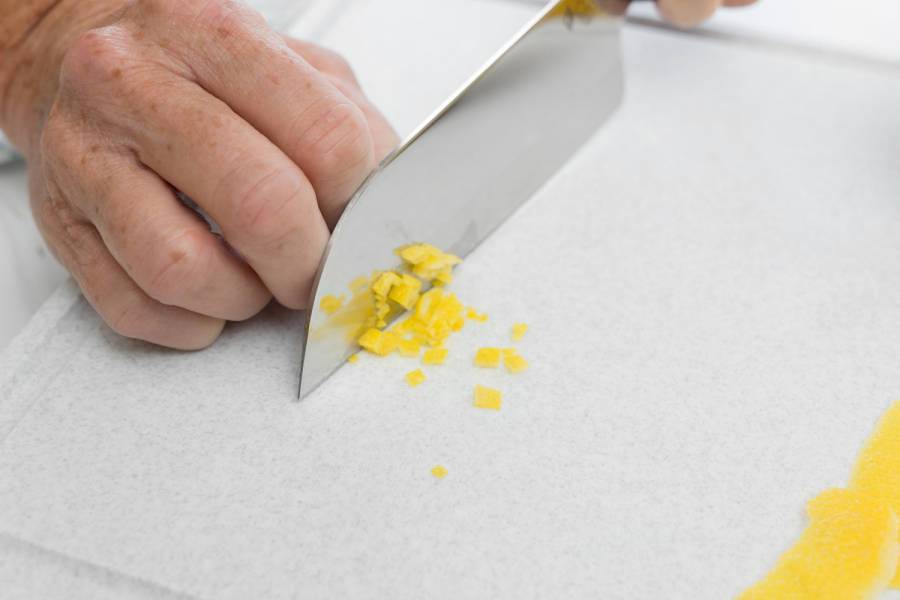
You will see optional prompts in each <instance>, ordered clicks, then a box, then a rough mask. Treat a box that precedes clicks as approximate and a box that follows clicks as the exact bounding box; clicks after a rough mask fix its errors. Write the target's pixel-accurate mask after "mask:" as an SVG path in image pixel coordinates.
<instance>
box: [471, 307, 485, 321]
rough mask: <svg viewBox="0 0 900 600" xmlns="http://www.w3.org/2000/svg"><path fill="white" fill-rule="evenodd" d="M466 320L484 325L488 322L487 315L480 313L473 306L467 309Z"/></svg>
mask: <svg viewBox="0 0 900 600" xmlns="http://www.w3.org/2000/svg"><path fill="white" fill-rule="evenodd" d="M466 318H467V319H471V320H473V321H478V322H480V323H484V322H485V321H487V320H488V316H487V313H480V312H478V311H477V310H475V309H474V308H472V307H471V306H470V307H468V308H466Z"/></svg>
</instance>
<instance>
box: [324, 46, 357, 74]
mask: <svg viewBox="0 0 900 600" xmlns="http://www.w3.org/2000/svg"><path fill="white" fill-rule="evenodd" d="M318 62H319V70H320V71H325V72H326V73H330V74H332V75H336V76H337V77H339V78H340V79H345V80H348V81H355V80H356V75H355V74H354V73H353V68H352V67H351V66H350V63H349V62H347V59H345V58H344V57H343V56H341V55H340V54H338V53H337V52H334V51H332V50H328V49H326V48H321V49H320V55H319V61H318Z"/></svg>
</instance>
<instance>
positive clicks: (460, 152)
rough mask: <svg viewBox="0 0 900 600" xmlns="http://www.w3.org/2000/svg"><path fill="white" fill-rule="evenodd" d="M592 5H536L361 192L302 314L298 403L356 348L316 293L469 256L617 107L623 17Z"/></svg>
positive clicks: (344, 323) (349, 321)
mask: <svg viewBox="0 0 900 600" xmlns="http://www.w3.org/2000/svg"><path fill="white" fill-rule="evenodd" d="M593 6H594V5H593V3H591V2H590V0H577V1H576V0H566V1H562V2H552V3H551V4H549V5H548V6H546V7H545V8H544V9H542V10H541V11H540V12H539V14H537V16H536V17H535V18H534V20H533V21H532V22H531V23H529V24H528V25H527V26H526V27H525V28H524V29H523V31H521V33H519V34H518V35H516V36H515V37H514V38H513V39H512V40H511V41H510V42H508V43H507V44H506V45H505V46H504V47H503V48H501V49H500V50H499V51H498V52H497V54H496V55H495V56H494V57H493V58H492V59H491V60H490V61H489V62H488V63H487V65H486V66H485V67H484V68H483V69H482V70H480V71H479V72H478V73H476V74H475V75H474V76H473V77H472V78H471V80H470V81H469V82H468V83H467V84H466V85H465V86H464V87H463V88H462V89H461V90H460V91H459V92H458V93H456V94H455V95H454V96H453V97H452V98H450V99H449V100H448V101H447V102H446V103H445V104H444V105H443V106H442V107H441V108H440V109H439V110H438V111H437V112H436V113H435V114H434V116H433V117H431V118H430V119H429V120H428V121H427V122H426V123H425V124H424V125H422V126H421V127H420V128H419V130H418V131H417V132H416V133H414V134H413V135H412V136H411V137H410V139H409V140H407V141H406V142H405V143H404V144H402V146H401V147H400V148H399V149H398V150H396V151H395V152H394V153H393V154H392V155H391V156H389V157H388V158H387V159H386V160H385V161H384V162H383V163H382V164H381V166H380V167H379V168H378V169H377V170H376V171H375V172H374V173H373V174H372V175H371V176H370V177H369V178H368V179H367V180H366V181H365V182H364V183H363V185H362V186H361V187H360V189H359V190H358V191H357V192H356V194H355V195H354V197H353V199H352V200H351V202H350V203H349V204H348V205H347V208H346V210H345V212H344V215H343V217H342V218H341V220H340V222H339V223H338V225H337V227H336V228H335V230H334V233H333V234H332V237H331V242H330V243H329V246H328V248H327V250H326V253H325V256H324V258H323V260H322V264H321V265H320V267H319V275H318V281H317V284H316V286H315V291H314V294H313V298H312V299H311V303H310V306H311V308H310V310H308V311H307V315H308V317H307V323H306V332H305V335H306V343H305V344H304V350H303V359H302V362H301V367H300V368H301V374H300V394H299V395H300V397H301V398H302V397H304V396H306V395H307V394H308V393H309V392H311V391H312V390H313V389H315V388H316V387H318V385H319V384H321V383H322V381H324V380H325V379H326V378H327V377H328V376H329V375H330V374H331V373H332V372H333V371H334V370H335V369H337V368H338V367H339V366H340V365H341V364H343V363H344V362H345V360H346V359H347V358H348V357H349V356H350V355H351V354H352V353H353V352H354V351H356V349H357V346H356V343H355V340H354V339H353V337H352V335H350V334H349V333H350V332H352V331H353V330H354V327H355V328H357V329H358V328H359V326H360V325H361V322H357V323H354V322H353V320H354V318H357V317H354V316H353V315H352V314H349V315H344V317H343V318H342V319H341V323H340V324H339V325H337V326H336V325H335V323H334V319H333V318H331V317H329V316H327V315H325V314H324V313H323V312H322V311H321V310H319V309H318V306H319V302H320V300H321V298H322V297H323V296H325V295H326V294H333V295H335V296H340V295H347V293H348V292H347V287H348V284H349V283H350V282H351V281H352V280H354V279H356V278H358V277H360V276H368V275H370V274H371V273H372V272H373V271H374V270H383V269H391V268H395V267H397V266H398V259H397V257H396V255H395V254H394V253H393V251H394V249H396V248H397V247H399V246H402V245H404V244H409V243H412V242H428V243H430V244H434V245H436V246H438V247H440V248H442V249H444V250H446V251H449V252H453V253H455V254H457V255H459V256H465V255H466V254H468V253H469V252H470V251H471V250H472V249H473V248H475V246H477V245H478V243H479V242H481V241H482V240H483V239H484V238H485V237H486V236H487V235H488V234H490V233H491V232H492V231H493V230H494V229H495V228H496V227H497V226H498V225H500V224H501V223H502V222H503V221H504V220H505V219H506V218H507V217H509V216H510V215H511V214H512V213H513V212H514V211H515V210H516V209H517V208H518V207H519V206H521V205H522V204H523V203H524V202H525V201H526V200H527V199H528V198H529V197H530V196H532V195H533V194H534V192H535V191H536V190H537V189H538V188H539V187H541V186H542V185H543V184H544V183H545V182H546V181H547V179H548V178H549V177H550V176H551V175H553V173H555V172H556V171H557V170H558V169H559V168H560V167H561V166H562V165H563V163H565V162H566V161H567V160H568V159H569V158H570V157H571V156H572V155H573V154H574V152H575V151H576V150H577V149H578V148H579V147H580V146H581V145H582V144H583V143H584V142H585V141H586V140H587V139H588V138H589V137H591V135H592V134H593V133H594V132H595V131H596V129H597V128H598V127H599V126H600V125H601V124H602V123H603V121H604V120H606V118H607V117H608V116H609V115H610V114H611V113H612V112H613V110H614V109H615V108H616V107H617V106H618V104H619V102H620V99H621V96H622V89H623V83H622V63H621V50H620V43H619V20H618V19H617V18H614V17H611V16H608V15H606V14H604V13H602V12H601V11H600V10H599V9H594V8H593ZM586 7H588V8H586ZM563 233H564V232H560V234H561V235H562V234H563ZM360 319H361V318H360Z"/></svg>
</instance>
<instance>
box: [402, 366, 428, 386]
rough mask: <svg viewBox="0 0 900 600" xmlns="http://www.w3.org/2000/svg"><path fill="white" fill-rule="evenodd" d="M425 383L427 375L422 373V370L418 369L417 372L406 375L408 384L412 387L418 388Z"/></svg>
mask: <svg viewBox="0 0 900 600" xmlns="http://www.w3.org/2000/svg"><path fill="white" fill-rule="evenodd" d="M424 381H425V373H423V372H422V369H416V370H415V371H410V372H409V373H407V374H406V383H408V384H409V385H410V387H416V386H417V385H419V384H420V383H422V382H424Z"/></svg>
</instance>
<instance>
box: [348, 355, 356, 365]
mask: <svg viewBox="0 0 900 600" xmlns="http://www.w3.org/2000/svg"><path fill="white" fill-rule="evenodd" d="M358 360H359V354H351V355H350V356H348V357H347V362H348V363H350V364H351V365H352V364H353V363H355V362H357V361H358Z"/></svg>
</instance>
